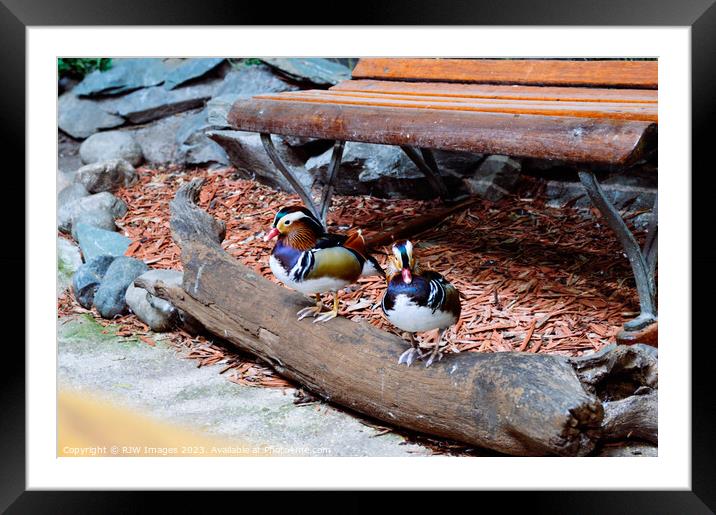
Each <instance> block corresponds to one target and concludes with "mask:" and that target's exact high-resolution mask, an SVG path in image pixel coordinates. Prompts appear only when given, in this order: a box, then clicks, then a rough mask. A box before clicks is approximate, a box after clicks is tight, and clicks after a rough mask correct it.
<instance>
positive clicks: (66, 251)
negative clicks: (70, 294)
mask: <svg viewBox="0 0 716 515" xmlns="http://www.w3.org/2000/svg"><path fill="white" fill-rule="evenodd" d="M80 266H82V255H81V254H80V249H79V248H78V247H77V245H75V244H74V243H72V242H71V241H69V240H66V239H65V238H57V296H58V297H59V296H60V295H61V294H62V293H63V292H64V291H65V290H66V289H67V288H69V287H70V285H71V284H72V275H73V274H74V273H75V272H76V271H77V269H78V268H79V267H80Z"/></svg>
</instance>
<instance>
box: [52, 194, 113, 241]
mask: <svg viewBox="0 0 716 515" xmlns="http://www.w3.org/2000/svg"><path fill="white" fill-rule="evenodd" d="M98 211H105V212H107V213H109V214H110V215H111V216H112V218H113V219H117V218H122V217H123V216H124V215H125V214H127V204H125V203H124V201H123V200H121V199H118V198H117V197H115V196H114V195H112V194H111V193H108V192H102V193H96V194H94V195H89V196H87V197H82V198H80V199H78V200H75V201H74V202H69V203H67V204H64V205H60V207H59V209H58V210H57V227H58V228H59V229H60V231H62V232H65V233H69V232H70V231H72V224H73V223H74V222H75V220H76V219H78V217H79V216H80V215H82V214H84V213H94V212H98ZM90 225H94V224H90Z"/></svg>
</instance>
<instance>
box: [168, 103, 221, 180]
mask: <svg viewBox="0 0 716 515" xmlns="http://www.w3.org/2000/svg"><path fill="white" fill-rule="evenodd" d="M210 102H211V101H210ZM207 114H208V106H207V108H205V109H203V110H201V111H200V112H198V113H197V114H195V115H194V116H192V117H190V118H187V120H186V121H185V123H184V124H183V125H182V127H181V128H180V129H179V130H178V131H177V134H176V139H177V144H178V145H179V149H178V152H177V155H178V156H179V159H181V160H182V161H183V162H185V163H186V164H195V165H199V164H209V163H213V164H218V165H222V166H226V165H228V164H229V157H228V156H227V155H226V152H224V149H222V148H221V146H220V145H218V144H217V143H216V142H214V141H212V140H211V139H209V138H208V137H207V135H206V131H207V129H208V128H209V127H210V125H209V123H208V121H207Z"/></svg>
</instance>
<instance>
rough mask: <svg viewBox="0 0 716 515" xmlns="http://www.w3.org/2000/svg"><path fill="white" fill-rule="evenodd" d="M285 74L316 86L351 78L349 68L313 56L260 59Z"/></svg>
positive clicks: (329, 84)
mask: <svg viewBox="0 0 716 515" xmlns="http://www.w3.org/2000/svg"><path fill="white" fill-rule="evenodd" d="M262 60H263V61H264V62H265V63H266V64H268V65H269V66H271V67H273V68H276V69H277V70H279V71H280V72H281V73H283V74H285V75H286V76H288V77H290V78H292V79H295V80H301V81H308V82H312V83H313V84H316V85H318V86H333V85H334V84H338V83H339V82H340V81H342V80H348V79H350V78H351V70H350V69H349V68H348V67H347V66H344V65H342V64H339V63H336V62H334V61H329V60H328V59H323V58H315V57H301V58H286V57H280V58H272V59H262Z"/></svg>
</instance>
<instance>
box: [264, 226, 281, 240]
mask: <svg viewBox="0 0 716 515" xmlns="http://www.w3.org/2000/svg"><path fill="white" fill-rule="evenodd" d="M276 236H278V229H276V228H275V227H271V230H270V231H269V232H268V233H267V234H266V236H264V241H269V240H272V239H274V238H275V237H276Z"/></svg>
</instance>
